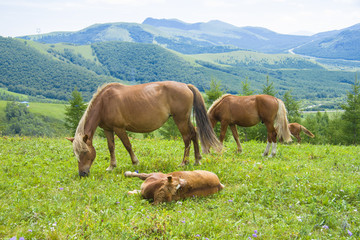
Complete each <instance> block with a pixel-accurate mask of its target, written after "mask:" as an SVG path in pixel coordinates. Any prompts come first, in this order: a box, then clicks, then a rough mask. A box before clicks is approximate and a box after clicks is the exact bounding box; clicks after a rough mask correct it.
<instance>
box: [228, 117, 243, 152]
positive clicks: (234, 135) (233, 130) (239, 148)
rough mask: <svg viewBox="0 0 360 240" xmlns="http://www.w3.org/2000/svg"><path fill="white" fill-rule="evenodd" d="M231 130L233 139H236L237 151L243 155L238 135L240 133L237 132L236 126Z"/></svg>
mask: <svg viewBox="0 0 360 240" xmlns="http://www.w3.org/2000/svg"><path fill="white" fill-rule="evenodd" d="M230 129H231V132H232V134H233V137H234V139H235V142H236V144H237V151H238V153H241V152H242V147H241V144H240V141H239V135H238V132H237V130H236V125H235V124H231V125H230Z"/></svg>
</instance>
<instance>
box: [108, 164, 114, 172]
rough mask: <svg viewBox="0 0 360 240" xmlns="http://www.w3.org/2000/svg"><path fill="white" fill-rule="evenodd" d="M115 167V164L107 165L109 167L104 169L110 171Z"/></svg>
mask: <svg viewBox="0 0 360 240" xmlns="http://www.w3.org/2000/svg"><path fill="white" fill-rule="evenodd" d="M115 167H116V165H115V166H109V167H108V168H107V169H106V171H108V172H110V171H112V170H114V168H115Z"/></svg>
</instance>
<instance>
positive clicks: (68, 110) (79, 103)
mask: <svg viewBox="0 0 360 240" xmlns="http://www.w3.org/2000/svg"><path fill="white" fill-rule="evenodd" d="M69 104H70V105H69V106H66V107H65V127H66V128H67V129H69V130H70V131H71V133H72V134H73V135H74V134H75V132H76V128H77V126H78V124H79V121H80V119H81V117H82V115H83V114H84V112H85V110H86V104H85V103H84V101H83V98H82V96H81V93H80V92H79V91H77V89H76V88H75V89H74V91H73V92H72V93H71V98H70V99H69Z"/></svg>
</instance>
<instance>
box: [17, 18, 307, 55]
mask: <svg viewBox="0 0 360 240" xmlns="http://www.w3.org/2000/svg"><path fill="white" fill-rule="evenodd" d="M20 38H23V39H27V40H33V41H38V42H42V43H60V42H63V43H72V44H91V43H95V42H104V41H129V42H138V43H156V44H159V45H161V46H164V47H166V48H168V49H172V50H175V51H178V52H180V53H184V54H197V53H220V52H229V51H234V50H240V49H246V50H253V51H260V52H265V53H281V52H286V51H287V50H288V49H290V48H294V47H296V46H299V45H301V44H304V43H306V42H307V41H309V37H308V36H295V35H284V34H278V33H275V32H273V31H270V30H268V29H265V28H259V27H236V26H233V25H231V24H228V23H224V22H221V21H217V20H214V21H210V22H207V23H194V24H188V23H185V22H182V21H180V20H176V19H169V20H168V19H153V18H147V19H146V20H145V21H144V22H143V23H142V24H136V23H106V24H95V25H92V26H90V27H88V28H85V29H83V30H80V31H77V32H54V33H48V34H39V35H31V36H23V37H20Z"/></svg>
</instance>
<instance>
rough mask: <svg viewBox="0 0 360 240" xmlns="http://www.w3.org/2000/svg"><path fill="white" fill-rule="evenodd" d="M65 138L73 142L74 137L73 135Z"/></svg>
mask: <svg viewBox="0 0 360 240" xmlns="http://www.w3.org/2000/svg"><path fill="white" fill-rule="evenodd" d="M66 139H67V140H69V141H70V142H73V141H74V139H75V138H73V137H70V138H69V137H66Z"/></svg>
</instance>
